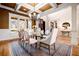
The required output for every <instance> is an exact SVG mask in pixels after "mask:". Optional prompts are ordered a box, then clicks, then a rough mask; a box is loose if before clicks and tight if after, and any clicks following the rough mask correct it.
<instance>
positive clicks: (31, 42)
mask: <svg viewBox="0 0 79 59" xmlns="http://www.w3.org/2000/svg"><path fill="white" fill-rule="evenodd" d="M36 42H37V40H36V39H33V38H30V39H29V44H34V43H36Z"/></svg>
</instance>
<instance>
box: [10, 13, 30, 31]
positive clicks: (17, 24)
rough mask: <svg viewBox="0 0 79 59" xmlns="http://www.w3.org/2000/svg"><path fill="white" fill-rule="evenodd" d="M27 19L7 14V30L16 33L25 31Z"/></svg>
mask: <svg viewBox="0 0 79 59" xmlns="http://www.w3.org/2000/svg"><path fill="white" fill-rule="evenodd" d="M28 20H29V18H27V17H24V16H21V15H17V14H13V13H9V29H10V30H11V31H16V30H20V29H27V27H29V26H28Z"/></svg>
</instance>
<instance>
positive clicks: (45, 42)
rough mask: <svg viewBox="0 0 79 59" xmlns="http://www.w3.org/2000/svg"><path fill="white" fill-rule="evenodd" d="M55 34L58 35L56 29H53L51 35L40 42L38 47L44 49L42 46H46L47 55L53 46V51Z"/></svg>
mask: <svg viewBox="0 0 79 59" xmlns="http://www.w3.org/2000/svg"><path fill="white" fill-rule="evenodd" d="M57 34H58V29H57V28H54V29H53V31H52V33H51V35H50V36H49V37H48V38H45V39H42V40H40V44H39V46H40V47H45V46H44V45H46V46H48V47H47V48H48V49H49V55H50V49H51V46H52V45H54V50H55V42H56V38H57ZM40 47H39V48H40Z"/></svg>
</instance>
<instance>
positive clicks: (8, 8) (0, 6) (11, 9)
mask: <svg viewBox="0 0 79 59" xmlns="http://www.w3.org/2000/svg"><path fill="white" fill-rule="evenodd" d="M0 8H4V9H7V10H10V11H15V9H13V8H10V7H6V6H3V5H1V4H0ZM17 12H18V13H21V14H25V15H27V13H24V12H21V11H19V10H18V11H17Z"/></svg>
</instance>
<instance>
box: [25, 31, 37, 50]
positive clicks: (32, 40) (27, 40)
mask: <svg viewBox="0 0 79 59" xmlns="http://www.w3.org/2000/svg"><path fill="white" fill-rule="evenodd" d="M24 43H25V44H28V45H30V46H31V45H33V44H35V43H37V40H36V39H35V38H32V37H30V36H29V33H28V32H27V31H25V32H24ZM30 49H31V48H30V47H29V49H28V50H29V51H30Z"/></svg>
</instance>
